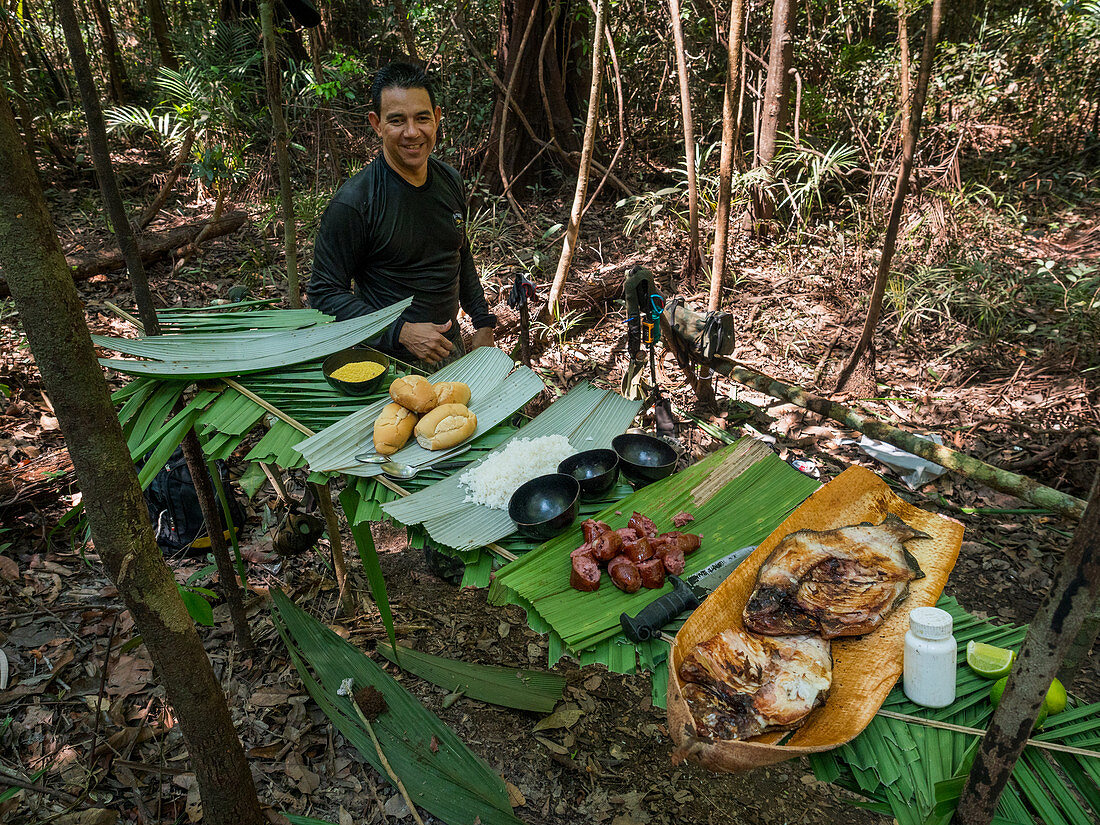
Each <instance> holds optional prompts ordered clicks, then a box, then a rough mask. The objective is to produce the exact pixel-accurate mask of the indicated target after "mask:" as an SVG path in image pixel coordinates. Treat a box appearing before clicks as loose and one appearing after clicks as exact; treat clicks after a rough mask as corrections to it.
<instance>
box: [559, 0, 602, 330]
mask: <svg viewBox="0 0 1100 825" xmlns="http://www.w3.org/2000/svg"><path fill="white" fill-rule="evenodd" d="M604 9H605V0H598V2H597V3H596V25H595V27H594V28H593V31H592V86H591V88H590V89H589V92H588V118H587V119H586V120H585V124H584V144H583V146H582V148H581V163H580V167H581V168H580V171H578V173H577V188H576V191H575V192H574V194H573V208H572V210H571V211H570V213H569V225H568V226H567V227H566V230H565V240H564V242H563V243H562V247H561V257H560V258H558V269H557V272H555V273H554V283H553V284H552V285H551V287H550V293H549V295H547V298H546V313H548V314H549V316H550V317H551V318H556V317H557V316H558V299H559V298H560V297H561V290H562V287H563V286H564V285H565V276H566V275H568V274H569V266H570V264H571V263H572V262H573V247H574V245H575V244H576V243H577V235H578V234H579V233H580V229H581V212H582V210H583V208H584V195H585V192H586V191H587V190H588V170H589V167H590V166H591V161H592V147H593V145H594V144H595V143H596V121H597V119H598V116H599V113H600V79H601V77H602V75H603V43H602V42H601V41H602V38H603V25H604Z"/></svg>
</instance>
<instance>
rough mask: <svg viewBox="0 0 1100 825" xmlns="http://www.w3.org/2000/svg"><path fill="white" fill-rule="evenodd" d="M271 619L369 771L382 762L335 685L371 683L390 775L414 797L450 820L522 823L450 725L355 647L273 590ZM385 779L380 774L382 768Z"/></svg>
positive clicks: (458, 824)
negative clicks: (379, 698) (380, 706)
mask: <svg viewBox="0 0 1100 825" xmlns="http://www.w3.org/2000/svg"><path fill="white" fill-rule="evenodd" d="M272 598H273V600H274V604H275V607H274V610H273V611H272V614H271V615H272V618H273V620H274V622H275V627H276V628H277V629H278V631H279V635H280V636H281V637H282V639H283V642H284V644H285V645H286V647H287V650H288V651H289V652H290V657H291V661H292V662H293V663H294V667H295V668H296V669H297V671H298V674H299V675H300V676H301V679H302V682H303V683H304V684H305V687H306V690H308V691H309V694H310V696H312V697H313V700H314V701H315V702H317V704H318V705H319V706H320V707H321V709H322V710H323V711H324V712H325V714H326V715H327V716H328V717H329V719H330V720H331V721H332V723H333V725H334V726H335V727H336V729H337V730H339V731H340V733H341V734H343V735H344V738H346V739H347V740H348V741H349V742H351V744H352V745H354V746H355V748H356V749H357V750H358V751H359V753H360V754H361V755H362V757H363V758H364V759H365V760H366V761H368V762H370V763H371V765H373V766H374V768H375V769H376V770H377V771H378V772H379V773H383V771H382V766H381V763H380V761H379V758H378V754H377V752H376V751H375V748H374V745H373V744H372V742H371V739H370V736H369V734H368V733H367V730H366V728H365V727H364V726H363V724H362V722H361V721H360V720H359V718H358V716H357V714H356V713H355V710H354V708H353V706H352V703H351V700H350V699H349V698H347V697H346V696H340V695H338V692H337V691H338V689H339V687H340V684H341V682H342V681H343V680H345V679H351V680H352V682H353V685H354V688H355V689H356V690H358V689H361V688H363V687H366V686H368V685H370V686H373V687H374V688H375V689H376V690H378V691H380V692H381V693H382V695H383V696H384V697H385V700H386V707H387V709H386V710H385V711H384V712H383V713H382V714H380V715H379V716H378V717H377V719H375V720H374V721H373V722H372V726H373V728H374V732H375V734H376V735H377V737H378V741H379V744H380V746H381V749H382V751H383V753H385V754H386V759H387V760H388V761H389V763H390V765H391V766H392V768H393V770H394V773H396V774H397V776H399V777H400V778H401V781H402V782H403V783H404V785H405V787H406V789H407V790H408V792H409V796H410V797H411V798H412V800H413V802H414V803H415V804H416V805H417V806H418V807H422V808H423V809H424V810H426V811H428V812H429V813H430V814H432V815H433V816H435V817H437V818H439V819H440V820H442V821H444V822H447V823H449V825H474V823H475V822H480V823H482V825H520V821H519V820H518V819H516V817H515V815H514V814H513V813H512V808H511V805H510V804H509V802H508V791H507V789H506V788H505V786H504V782H503V780H502V779H501V778H500V776H498V775H497V774H496V772H494V771H493V769H492V768H490V767H489V765H488V764H486V763H485V762H484V761H483V760H482V759H480V758H479V757H478V756H477V755H476V754H474V753H473V752H472V751H470V750H469V748H467V747H466V745H465V744H464V743H463V742H462V740H461V739H459V738H458V736H456V735H455V733H454V731H452V730H451V729H450V728H449V727H447V726H446V725H445V724H443V722H442V721H440V720H439V718H438V717H436V716H435V715H433V714H432V713H429V712H428V711H427V710H426V709H425V708H424V707H423V706H422V705H421V704H420V703H419V702H418V701H417V700H416V699H415V698H414V697H413V696H411V695H410V694H409V693H408V691H406V690H405V689H404V688H403V687H401V685H399V684H398V683H397V682H396V681H394V680H393V678H391V677H390V676H389V675H388V674H387V673H386V672H385V671H384V670H383V669H382V668H381V667H379V666H378V665H377V664H376V663H375V662H373V661H371V659H369V658H368V657H367V656H365V655H364V654H363V653H362V651H360V650H358V649H357V648H356V647H355V646H354V645H351V644H349V643H348V642H346V641H344V640H343V639H341V638H340V637H339V636H337V635H336V634H335V633H333V632H332V631H331V630H329V629H328V628H327V627H325V626H324V625H322V624H321V623H320V622H318V621H317V620H316V619H314V618H312V617H311V616H309V615H307V614H306V613H305V612H303V611H302V610H301V609H300V608H298V607H297V606H296V605H294V603H293V602H291V601H290V599H288V598H287V597H286V596H285V595H284V594H283V593H282V592H281V591H279V590H273V591H272ZM383 776H385V774H384V773H383Z"/></svg>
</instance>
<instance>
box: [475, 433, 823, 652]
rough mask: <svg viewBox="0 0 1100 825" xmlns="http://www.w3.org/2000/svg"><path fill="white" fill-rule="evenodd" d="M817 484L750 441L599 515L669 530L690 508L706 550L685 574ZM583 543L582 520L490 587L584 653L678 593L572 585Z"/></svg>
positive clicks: (760, 528) (776, 517) (758, 536)
mask: <svg viewBox="0 0 1100 825" xmlns="http://www.w3.org/2000/svg"><path fill="white" fill-rule="evenodd" d="M817 486H818V483H817V482H816V481H814V480H813V479H811V478H809V477H808V476H806V475H803V474H802V473H799V472H798V471H797V470H794V469H793V468H791V467H790V466H789V465H787V464H786V463H785V462H783V461H781V460H780V459H779V457H778V456H776V455H775V454H774V453H772V452H771V450H770V449H769V448H768V447H767V446H766V445H764V444H762V443H761V442H759V441H756V440H755V439H751V438H746V439H742V440H741V441H739V442H738V443H737V444H735V445H733V446H730V447H726V448H724V449H722V450H719V451H718V452H716V453H712V454H711V455H709V456H707V457H706V458H704V459H703V460H702V461H700V462H699V463H697V464H695V465H693V466H691V467H688V468H687V469H686V470H684V471H682V472H680V473H678V474H676V475H673V476H670V477H669V478H667V479H663V480H662V481H659V482H656V483H654V484H650V485H648V486H646V487H643V488H642V489H640V490H638V491H637V492H636V493H634V494H633V495H631V496H628V497H627V498H625V499H623V500H622V501H620V502H617V503H613V504H610V505H608V506H607V507H606V508H605V509H604V510H602V511H601V512H599V513H597V514H596V516H595V517H596V518H597V519H599V520H600V521H604V522H606V523H608V524H610V525H611V526H612V527H613V528H619V527H625V526H626V524H627V521H628V520H629V518H630V515H631V513H632V512H633V511H635V510H637V511H638V512H640V513H643V514H644V515H647V516H649V517H650V518H652V519H653V520H654V521H655V522H656V523H657V527H658V529H660V530H671V529H673V526H672V518H673V516H675V515H676V514H677V513H680V512H687V513H690V514H691V515H693V516H694V518H695V520H694V521H693V522H691V525H690V527H689V528H688V529H690V530H691V531H692V532H695V533H699V534H701V535H702V536H703V546H702V548H701V549H700V550H698V551H697V552H695V553H693V554H692V555H691V556H689V557H688V559H687V568H686V569H685V571H684V572H685V573H686V574H690V573H692V572H694V571H696V570H700V569H702V568H703V567H706V566H707V565H708V564H710V563H711V562H712V561H715V560H716V559H719V558H721V557H723V556H725V555H726V554H728V553H730V552H732V551H733V550H737V549H738V548H740V547H745V546H747V545H750V544H757V543H759V542H760V541H762V540H763V539H764V538H766V537H767V536H768V535H769V534H770V533H771V532H772V530H774V529H775V527H776V526H777V525H779V524H780V523H781V522H782V521H783V519H784V518H786V516H787V515H789V514H790V512H791V511H792V510H794V508H795V507H797V506H798V505H799V504H800V503H802V501H803V500H804V499H805V498H806V496H808V495H809V494H810V493H812V492H813V491H814V490H815V489H816V488H817ZM582 543H583V538H582V536H581V529H580V525H579V524H578V525H576V526H575V527H574V528H572V529H570V530H567V531H566V532H565V533H563V534H562V535H560V536H558V537H557V538H555V539H552V540H551V541H548V542H547V543H545V544H544V545H542V546H541V547H540V548H539V549H538V550H536V551H534V552H532V553H528V554H527V555H526V556H524V557H523V558H522V559H520V560H519V561H516V562H513V563H511V564H509V565H507V566H505V567H504V568H503V569H502V570H501V571H500V572H499V573H497V576H496V578H495V580H494V582H493V585H492V588H491V589H490V591H489V598H490V600H491V601H493V602H494V603H498V604H499V603H504V602H507V601H513V600H516V599H519V600H521V601H520V603H521V604H523V605H524V606H526V607H528V608H529V609H530V610H534V611H535V612H537V613H538V615H539V616H540V617H541V618H542V619H543V620H544V621H545V622H546V623H547V624H548V625H549V626H550V627H552V628H553V629H554V631H556V632H557V634H558V635H559V636H560V637H561V639H562V641H563V642H564V643H565V645H566V646H568V647H569V648H571V649H573V650H584V649H586V648H589V647H591V646H593V645H594V644H596V643H598V642H601V641H604V640H606V639H610V638H612V637H614V636H618V635H619V634H620V632H621V627H620V624H619V617H620V615H621V614H622V613H623V612H624V611H625V612H627V613H630V614H631V615H636V614H637V613H638V611H640V610H641V609H642V608H643V607H645V606H646V605H647V604H649V603H650V602H651V601H653V600H655V599H657V598H658V597H660V596H661V595H662V594H664V593H668V592H671V591H672V584H671V583H667V584H666V585H665V586H664V587H663V588H661V589H658V590H644V591H639V592H638V593H624V592H623V591H621V590H619V589H618V588H617V587H615V586H613V585H612V584H611V583H610V582H609V581H605V582H604V583H603V585H602V586H601V587H600V588H599V589H598V590H596V591H594V592H591V593H582V592H580V591H578V590H574V589H573V588H572V587H571V586H570V585H569V572H570V558H569V553H570V551H572V550H573V549H575V548H576V547H579V546H580V545H581V544H582ZM631 649H632V646H631Z"/></svg>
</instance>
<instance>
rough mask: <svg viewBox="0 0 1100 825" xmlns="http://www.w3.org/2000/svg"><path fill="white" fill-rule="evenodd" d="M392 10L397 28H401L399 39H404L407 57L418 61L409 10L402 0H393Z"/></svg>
mask: <svg viewBox="0 0 1100 825" xmlns="http://www.w3.org/2000/svg"><path fill="white" fill-rule="evenodd" d="M393 10H394V11H395V12H396V13H397V28H398V29H400V30H401V39H402V40H404V41H405V50H406V51H408V53H409V57H411V58H412V59H413V60H415V61H417V62H418V63H419V62H420V54H419V53H418V52H417V50H416V38H415V37H413V30H412V26H411V25H409V12H408V10H407V9H406V8H405V3H404V0H393Z"/></svg>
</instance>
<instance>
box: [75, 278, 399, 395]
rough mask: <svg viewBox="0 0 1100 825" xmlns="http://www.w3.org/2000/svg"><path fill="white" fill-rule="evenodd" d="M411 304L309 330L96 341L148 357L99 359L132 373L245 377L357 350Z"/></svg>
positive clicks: (95, 339)
mask: <svg viewBox="0 0 1100 825" xmlns="http://www.w3.org/2000/svg"><path fill="white" fill-rule="evenodd" d="M411 302H412V299H411V298H409V299H406V300H404V301H401V302H399V303H396V304H393V305H392V306H389V307H386V308H385V309H380V310H378V311H377V312H372V313H371V314H369V315H364V316H363V317H361V318H352V319H350V320H347V321H338V322H336V323H332V324H318V325H315V326H311V327H308V328H306V329H292V330H270V329H261V330H247V331H244V332H236V333H227V332H213V333H194V332H188V333H180V334H173V335H154V336H149V337H146V338H138V339H131V338H113V337H108V336H103V335H93V336H92V341H93V342H94V343H95V345H96V346H99V347H103V348H104V349H109V350H114V351H115V352H121V353H125V354H127V355H133V356H135V357H137V358H145V359H149V360H145V361H130V360H123V359H119V358H101V359H100V361H99V362H100V363H101V364H103V365H104V366H106V367H110V368H112V369H116V370H118V371H119V372H125V373H128V374H130V375H151V376H158V377H161V378H174V379H186V380H196V379H200V378H218V377H220V376H230V375H245V374H247V373H253V372H263V371H265V370H270V369H277V368H279V367H285V366H289V365H291V364H300V363H302V362H304V361H313V360H316V359H318V358H323V357H324V356H326V355H330V354H332V353H334V352H337V351H339V350H341V349H344V348H345V347H350V346H354V345H355V344H358V343H360V342H361V341H363V340H365V339H367V338H371V337H373V336H375V335H378V334H379V333H380V332H382V331H383V330H384V329H386V327H388V326H389V325H390V324H392V323H393V322H394V321H395V320H397V317H398V316H399V315H400V314H401V313H402V312H403V311H404V310H405V309H406V308H407V307H408V306H409V304H410V303H411Z"/></svg>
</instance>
